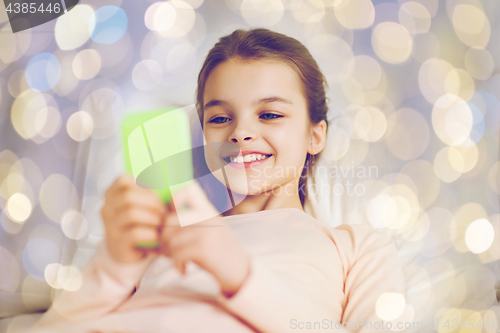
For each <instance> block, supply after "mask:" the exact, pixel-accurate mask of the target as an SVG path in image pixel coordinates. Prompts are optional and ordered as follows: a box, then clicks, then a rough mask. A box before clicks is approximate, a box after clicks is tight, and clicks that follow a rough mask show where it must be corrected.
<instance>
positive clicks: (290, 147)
mask: <svg viewBox="0 0 500 333" xmlns="http://www.w3.org/2000/svg"><path fill="white" fill-rule="evenodd" d="M300 84H301V83H300V80H299V78H298V76H297V74H296V72H295V71H294V70H293V69H292V68H290V67H289V66H288V65H287V64H285V63H280V62H276V61H263V60H259V61H251V62H250V61H243V60H240V59H231V60H229V61H225V62H223V63H222V64H220V65H218V66H217V67H216V68H215V69H214V70H213V71H212V72H211V73H210V75H209V77H208V79H207V81H206V85H205V91H204V95H203V105H204V108H203V110H204V115H203V130H204V135H205V139H206V141H208V142H231V143H233V144H235V145H237V146H238V148H239V149H240V150H241V152H242V154H243V159H244V160H248V159H249V158H250V159H252V158H255V161H253V162H246V163H234V162H231V163H230V164H229V165H228V166H227V167H226V168H225V169H226V173H227V177H228V178H229V179H230V180H233V181H230V184H231V185H232V184H236V185H235V186H232V188H231V190H232V191H234V192H237V193H241V194H247V191H246V190H248V195H249V196H256V195H259V194H265V192H267V194H270V193H269V192H268V191H270V190H273V191H272V194H273V196H279V197H280V199H279V200H278V201H279V202H280V206H283V205H285V206H291V207H297V208H300V209H302V205H301V204H300V199H299V196H298V183H299V178H300V175H301V172H302V169H303V167H304V162H305V160H306V156H307V152H309V153H311V154H316V153H318V151H317V150H318V145H317V144H316V146H314V147H313V146H311V144H310V140H312V139H313V140H314V141H315V142H316V141H317V135H314V134H313V133H314V132H315V131H316V132H318V133H319V132H324V131H322V128H321V127H322V125H318V126H319V127H318V128H316V129H315V128H314V126H311V125H310V121H309V115H308V111H307V103H306V100H305V98H304V96H303V93H302V91H301V86H300ZM316 143H317V142H316ZM319 146H321V147H319V148H320V150H321V149H322V145H321V142H320V145H319ZM252 153H255V154H256V155H255V157H253V156H252V155H253V154H252ZM259 153H260V156H258V154H259ZM247 154H248V155H250V156H247V157H246V159H245V157H244V156H245V155H247ZM227 155H228V154H225V155H224V156H222V157H227ZM233 155H234V154H233ZM259 157H261V158H263V157H265V159H261V160H259ZM241 158H242V157H239V159H240V160H241ZM229 160H230V157H229V158H227V160H226V162H229ZM236 162H238V161H236ZM242 170H244V171H246V177H244V178H245V179H242V177H241V175H242V172H241V171H242ZM243 174H244V173H243ZM216 177H217V178H219V177H218V176H216ZM219 181H221V182H222V183H223V184H225V182H224V180H223V179H219ZM280 187H281V189H280ZM248 198H249V197H248ZM268 199H269V198H268ZM268 199H266V200H265V199H262V200H259V202H263V201H267V200H268ZM297 203H298V205H297Z"/></svg>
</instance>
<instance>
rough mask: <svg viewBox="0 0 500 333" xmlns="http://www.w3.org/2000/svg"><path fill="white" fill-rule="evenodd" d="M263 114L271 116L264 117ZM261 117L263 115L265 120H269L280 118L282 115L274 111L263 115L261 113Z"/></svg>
mask: <svg viewBox="0 0 500 333" xmlns="http://www.w3.org/2000/svg"><path fill="white" fill-rule="evenodd" d="M264 116H271V117H264ZM261 117H264V119H266V120H271V119H277V118H281V117H283V116H282V115H279V114H275V113H264V114H263V115H261Z"/></svg>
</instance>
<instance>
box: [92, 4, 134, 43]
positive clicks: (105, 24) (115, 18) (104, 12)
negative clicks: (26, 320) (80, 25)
mask: <svg viewBox="0 0 500 333" xmlns="http://www.w3.org/2000/svg"><path fill="white" fill-rule="evenodd" d="M88 26H89V34H90V37H91V38H92V40H93V41H95V42H96V43H100V44H113V43H115V42H117V41H118V40H119V39H120V38H122V37H123V35H124V34H125V31H127V26H128V18H127V14H126V13H125V11H124V10H123V9H121V8H120V7H116V6H103V7H100V8H99V9H97V10H96V11H95V12H94V13H93V15H92V16H91V17H90V20H89V23H88Z"/></svg>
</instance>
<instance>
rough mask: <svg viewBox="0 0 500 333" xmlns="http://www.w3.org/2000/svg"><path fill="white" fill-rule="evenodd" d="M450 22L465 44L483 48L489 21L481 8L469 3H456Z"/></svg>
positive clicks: (488, 37) (488, 32)
mask: <svg viewBox="0 0 500 333" xmlns="http://www.w3.org/2000/svg"><path fill="white" fill-rule="evenodd" d="M452 22H453V29H455V33H456V34H457V36H458V38H460V40H461V41H462V42H463V43H464V44H465V45H468V46H470V47H479V48H484V47H485V46H486V45H487V44H488V42H489V40H490V35H491V28H490V22H489V20H488V17H486V15H485V14H484V13H483V11H482V10H481V9H479V8H477V7H476V6H473V5H469V4H457V5H456V6H455V8H454V9H453V18H452Z"/></svg>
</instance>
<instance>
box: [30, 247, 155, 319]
mask: <svg viewBox="0 0 500 333" xmlns="http://www.w3.org/2000/svg"><path fill="white" fill-rule="evenodd" d="M153 259H154V258H153V257H152V256H150V257H148V258H145V259H143V260H141V261H139V262H137V263H133V264H123V263H120V262H117V261H116V260H114V259H113V258H112V257H111V255H110V254H109V252H108V250H107V248H106V246H105V243H101V244H100V245H99V247H98V250H97V253H96V255H95V256H94V258H93V260H92V261H91V262H90V263H89V264H88V265H87V266H86V267H85V269H84V270H83V271H82V285H81V287H80V288H79V289H78V290H77V291H73V292H70V291H66V290H63V291H62V292H61V293H60V294H59V295H58V296H57V297H56V298H55V300H54V302H53V304H52V306H51V307H50V308H49V310H48V311H47V312H46V313H45V314H44V315H43V316H42V317H41V318H40V320H39V321H38V322H37V323H36V325H35V326H34V328H38V327H47V326H53V325H58V324H62V323H66V322H73V321H80V320H87V319H89V320H91V319H95V318H99V317H101V316H103V315H105V314H106V313H109V312H112V311H113V310H115V309H116V308H117V307H119V306H120V305H121V304H122V303H123V302H125V301H126V300H127V299H128V298H129V297H130V296H131V295H132V293H133V291H134V288H135V287H136V285H137V284H138V282H139V281H140V279H141V277H142V275H143V274H144V272H145V271H146V269H147V268H148V266H149V264H150V263H151V261H152V260H153Z"/></svg>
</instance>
